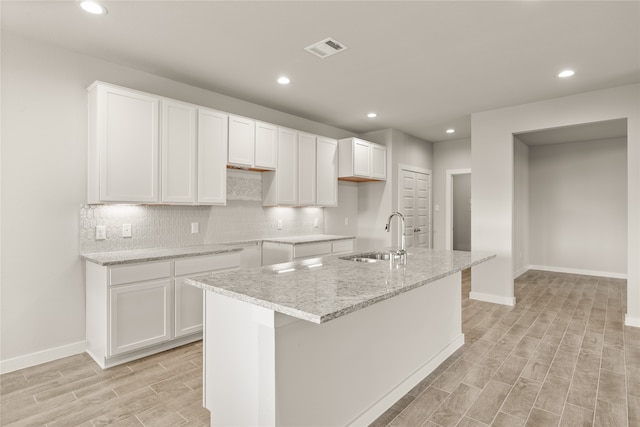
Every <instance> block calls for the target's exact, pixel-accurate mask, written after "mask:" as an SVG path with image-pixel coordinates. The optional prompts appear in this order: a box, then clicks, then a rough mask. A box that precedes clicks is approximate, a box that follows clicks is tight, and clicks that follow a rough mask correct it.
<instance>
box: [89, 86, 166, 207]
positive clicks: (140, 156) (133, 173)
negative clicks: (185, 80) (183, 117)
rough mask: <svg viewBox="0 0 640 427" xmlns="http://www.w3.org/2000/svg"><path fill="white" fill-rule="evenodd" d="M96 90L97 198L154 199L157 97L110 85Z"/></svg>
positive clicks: (156, 161) (155, 195)
mask: <svg viewBox="0 0 640 427" xmlns="http://www.w3.org/2000/svg"><path fill="white" fill-rule="evenodd" d="M97 90H98V97H97V102H98V103H99V105H98V106H97V112H96V114H95V120H97V122H98V123H97V126H96V138H97V144H98V152H99V158H100V161H99V182H100V191H99V193H100V195H99V199H100V201H103V202H147V203H148V202H157V201H158V150H159V141H158V105H159V99H158V98H156V97H153V96H150V95H147V94H143V93H139V92H136V91H130V90H127V89H123V88H122V89H121V88H116V87H110V86H99V87H98V88H97Z"/></svg>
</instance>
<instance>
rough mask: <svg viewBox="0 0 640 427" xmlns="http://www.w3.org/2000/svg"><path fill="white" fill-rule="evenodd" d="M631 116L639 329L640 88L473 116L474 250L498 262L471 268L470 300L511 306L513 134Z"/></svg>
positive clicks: (631, 285)
mask: <svg viewBox="0 0 640 427" xmlns="http://www.w3.org/2000/svg"><path fill="white" fill-rule="evenodd" d="M622 118H626V119H627V203H628V207H627V218H628V229H627V236H628V242H627V265H628V274H627V275H628V280H627V318H626V323H627V324H629V325H634V326H640V263H638V259H640V85H638V84H636V85H628V86H621V87H616V88H611V89H605V90H599V91H593V92H586V93H582V94H578V95H572V96H567V97H562V98H555V99H551V100H546V101H540V102H535V103H530V104H523V105H519V106H515V107H509V108H503V109H499V110H493V111H486V112H481V113H475V114H472V115H471V129H472V138H471V160H472V168H473V173H472V178H471V180H472V183H471V186H472V191H473V196H472V197H473V212H472V215H471V217H472V224H471V233H472V239H471V240H472V249H473V250H475V251H490V252H493V253H495V254H496V255H497V257H496V259H494V260H492V261H490V262H487V263H483V264H481V265H479V266H477V267H475V268H474V269H473V283H472V292H471V297H472V298H476V299H483V300H487V301H493V302H500V303H503V304H513V303H514V302H515V301H514V298H513V261H512V258H513V206H514V200H513V188H514V173H513V172H514V165H513V163H514V161H513V159H514V157H513V151H514V144H513V135H514V134H517V133H522V132H531V131H536V130H541V129H547V128H554V127H562V126H571V125H578V124H584V123H591V122H598V121H604V120H614V119H622Z"/></svg>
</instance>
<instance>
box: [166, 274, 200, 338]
mask: <svg viewBox="0 0 640 427" xmlns="http://www.w3.org/2000/svg"><path fill="white" fill-rule="evenodd" d="M173 283H174V291H175V292H174V296H175V304H174V308H175V313H176V316H175V325H174V336H176V337H184V336H185V335H191V334H195V333H198V332H202V310H196V309H195V308H196V307H202V292H204V291H203V290H202V289H199V288H196V287H195V286H191V285H187V284H186V283H184V277H182V278H179V279H174V282H173Z"/></svg>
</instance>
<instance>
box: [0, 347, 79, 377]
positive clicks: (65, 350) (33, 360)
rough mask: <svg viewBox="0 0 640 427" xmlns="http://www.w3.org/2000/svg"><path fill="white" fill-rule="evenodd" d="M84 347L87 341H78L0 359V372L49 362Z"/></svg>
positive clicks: (74, 352)
mask: <svg viewBox="0 0 640 427" xmlns="http://www.w3.org/2000/svg"><path fill="white" fill-rule="evenodd" d="M86 349H87V342H86V341H79V342H76V343H73V344H68V345H63V346H61V347H56V348H50V349H48V350H43V351H38V352H35V353H31V354H26V355H24V356H19V357H15V358H13V359H7V360H0V374H6V373H7V372H13V371H17V370H18V369H24V368H29V367H31V366H36V365H40V364H42V363H47V362H51V361H52V360H57V359H62V358H63V357H69V356H74V355H76V354H80V353H83V352H84V351H85V350H86Z"/></svg>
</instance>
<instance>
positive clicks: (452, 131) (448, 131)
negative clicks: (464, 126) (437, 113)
mask: <svg viewBox="0 0 640 427" xmlns="http://www.w3.org/2000/svg"><path fill="white" fill-rule="evenodd" d="M455 131H456V130H455V129H447V133H454V132H455Z"/></svg>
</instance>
